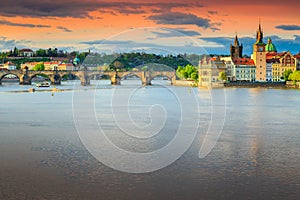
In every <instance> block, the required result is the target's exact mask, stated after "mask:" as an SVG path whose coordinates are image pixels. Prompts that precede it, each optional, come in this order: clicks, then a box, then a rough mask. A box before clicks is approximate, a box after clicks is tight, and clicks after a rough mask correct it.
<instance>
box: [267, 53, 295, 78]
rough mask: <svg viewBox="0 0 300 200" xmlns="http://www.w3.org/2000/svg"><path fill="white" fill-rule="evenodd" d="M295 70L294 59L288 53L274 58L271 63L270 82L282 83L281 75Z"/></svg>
mask: <svg viewBox="0 0 300 200" xmlns="http://www.w3.org/2000/svg"><path fill="white" fill-rule="evenodd" d="M296 69H297V60H296V58H295V57H294V56H293V55H292V54H291V53H290V52H289V51H288V52H283V53H280V54H277V55H275V56H274V62H273V63H272V75H273V76H272V81H273V82H278V81H283V80H284V78H283V74H284V71H286V70H292V71H295V70H296Z"/></svg>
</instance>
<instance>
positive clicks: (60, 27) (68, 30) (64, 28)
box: [56, 26, 72, 32]
mask: <svg viewBox="0 0 300 200" xmlns="http://www.w3.org/2000/svg"><path fill="white" fill-rule="evenodd" d="M56 28H57V29H59V30H63V31H64V32H72V30H70V29H68V28H66V27H63V26H57V27H56Z"/></svg>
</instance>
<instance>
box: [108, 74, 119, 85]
mask: <svg viewBox="0 0 300 200" xmlns="http://www.w3.org/2000/svg"><path fill="white" fill-rule="evenodd" d="M110 80H111V84H112V85H121V77H119V76H118V73H117V72H115V73H114V74H113V75H112V76H111V78H110Z"/></svg>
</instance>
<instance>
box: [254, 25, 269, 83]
mask: <svg viewBox="0 0 300 200" xmlns="http://www.w3.org/2000/svg"><path fill="white" fill-rule="evenodd" d="M253 61H254V63H255V66H256V80H257V81H261V82H263V81H266V76H267V63H266V44H265V43H264V42H263V31H262V28H261V25H260V22H259V26H258V30H257V32H256V42H255V43H254V45H253Z"/></svg>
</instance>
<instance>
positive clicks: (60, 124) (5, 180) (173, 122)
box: [0, 80, 300, 200]
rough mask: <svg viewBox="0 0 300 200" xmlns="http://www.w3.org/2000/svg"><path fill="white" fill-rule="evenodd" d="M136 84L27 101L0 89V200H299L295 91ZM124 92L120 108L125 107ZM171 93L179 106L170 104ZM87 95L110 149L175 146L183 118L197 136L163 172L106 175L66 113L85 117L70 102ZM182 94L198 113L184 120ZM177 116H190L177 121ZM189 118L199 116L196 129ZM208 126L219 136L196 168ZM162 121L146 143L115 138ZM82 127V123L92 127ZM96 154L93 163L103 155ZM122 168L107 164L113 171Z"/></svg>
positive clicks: (298, 99)
mask: <svg viewBox="0 0 300 200" xmlns="http://www.w3.org/2000/svg"><path fill="white" fill-rule="evenodd" d="M140 84H141V83H140V82H139V81H136V80H128V81H123V82H122V85H121V86H110V85H109V81H105V80H103V81H99V82H98V81H93V82H92V85H91V86H88V87H83V86H82V87H81V86H80V85H79V84H78V82H72V81H68V82H64V83H63V84H62V85H61V86H57V88H58V89H59V90H61V92H52V91H51V89H52V88H47V89H41V88H39V89H37V91H36V92H33V93H30V92H27V91H28V89H29V88H31V87H33V86H20V85H18V84H16V83H3V84H2V85H1V86H0V100H1V107H0V108H1V109H0V127H1V128H0V162H1V164H0V199H145V200H147V199H299V198H300V153H299V150H300V125H299V124H300V123H299V119H300V91H299V90H293V89H289V90H284V89H264V88H255V89H249V88H248V89H243V88H238V89H237V88H226V89H213V90H211V91H209V90H207V89H205V88H201V89H198V88H187V87H173V86H168V82H166V81H159V80H157V82H155V81H154V83H153V85H152V86H147V87H139V85H140ZM44 90H46V91H44ZM128 91H131V96H130V98H129V99H128V98H127V97H125V96H126V95H127V92H128ZM174 91H175V92H174ZM177 92H178V94H179V93H180V94H183V96H186V99H185V100H182V99H180V98H179V97H178V95H176V94H177ZM89 93H91V94H93V95H92V98H93V101H92V102H93V104H94V105H93V110H94V112H95V113H94V117H95V118H96V119H97V121H98V123H99V124H98V125H99V127H101V128H102V129H103V131H104V132H106V133H107V137H108V138H109V139H110V140H111V141H112V143H114V144H115V145H116V146H118V147H119V148H120V149H125V150H127V151H131V152H137V153H145V152H151V151H154V150H155V149H161V148H163V147H164V146H166V145H167V144H170V141H172V139H174V138H175V137H176V133H177V132H176V130H177V129H178V128H179V127H180V126H179V124H180V122H181V121H182V120H184V119H183V118H187V119H186V121H185V123H186V122H190V124H192V125H193V124H194V121H197V120H198V122H199V124H198V127H197V128H198V129H197V132H196V133H197V134H196V135H195V138H194V139H193V142H192V144H191V145H190V146H189V148H188V149H187V151H185V152H184V153H183V155H181V156H180V157H179V158H178V159H176V160H175V161H174V162H172V163H171V164H170V165H168V166H166V167H163V168H161V169H158V170H156V171H152V172H147V173H128V172H123V171H122V170H121V171H120V168H119V170H116V169H114V168H111V167H109V166H107V164H106V165H105V164H103V162H100V161H99V160H98V159H96V158H95V157H94V156H93V155H92V154H91V153H90V152H89V151H88V148H87V145H86V143H85V142H84V141H83V137H84V136H83V135H82V134H85V133H84V131H82V130H83V129H80V123H79V121H80V120H81V119H78V116H81V117H82V116H83V117H84V116H85V115H84V113H74V110H77V111H78V112H79V111H80V109H82V110H85V109H86V108H85V106H86V104H85V103H84V102H87V104H88V103H90V99H89V98H87V99H83V100H84V101H82V102H81V100H80V101H78V102H77V100H76V99H74V97H80V96H82V95H85V94H89ZM191 94H195V96H196V97H197V102H198V103H199V110H198V109H196V108H195V109H194V111H190V110H189V109H191V108H189V106H188V105H191V104H192V103H191V104H190V103H189V100H188V99H189V98H194V97H195V96H193V95H191ZM87 97H89V96H87ZM123 99H124V101H123ZM218 100H219V102H218ZM191 101H192V100H191ZM214 101H215V102H216V103H215V104H214V106H212V104H213V103H212V102H214ZM74 102H75V103H76V102H77V103H78V104H76V105H74ZM122 102H125V103H124V105H127V106H128V109H129V110H130V112H131V114H130V117H131V118H130V119H131V121H134V123H133V124H128V121H127V120H128V116H127V115H125V114H124V113H123V112H125V111H128V109H127V108H126V109H122V108H121V107H118V105H119V104H120V103H122ZM153 105H155V106H156V107H155V106H154V107H151V106H153ZM157 105H158V106H157ZM114 106H116V107H114ZM78 107H80V108H78ZM112 107H113V108H112ZM218 107H220V108H219V109H218ZM221 107H222V108H221ZM145 108H146V109H145ZM148 108H157V109H152V110H151V109H150V111H149V109H148ZM181 108H183V109H187V110H188V112H190V113H191V115H183V113H184V110H181ZM87 109H88V108H87ZM212 111H213V112H214V114H212ZM223 111H224V112H223ZM113 112H116V113H115V115H112V113H113ZM149 112H150V113H149ZM194 112H199V114H200V115H199V118H198V119H196V118H197V116H198V115H193V113H194ZM195 116H196V117H195ZM212 116H215V117H216V118H217V117H218V116H221V118H220V119H224V120H225V121H224V120H219V121H217V122H214V123H212V124H211V126H213V127H221V129H220V130H221V132H220V136H219V138H218V137H217V138H215V139H217V140H216V144H215V145H214V146H213V148H212V150H211V151H210V152H209V154H208V155H206V156H204V158H199V156H198V154H199V149H200V148H201V144H203V142H204V141H205V134H207V133H209V130H211V131H212V133H211V134H214V136H217V135H218V134H216V133H214V131H218V130H217V129H218V128H217V129H216V130H214V129H213V127H209V125H210V122H211V121H212ZM165 118H166V119H167V120H165V123H164V124H163V127H164V128H163V130H162V131H157V130H155V134H156V135H155V136H153V137H152V136H151V133H148V132H144V131H136V133H135V135H134V136H135V137H130V136H128V135H127V136H126V135H125V136H124V134H123V135H122V134H120V127H121V128H123V129H127V128H128V130H123V133H127V132H130V131H132V130H133V129H130V127H136V130H146V129H147V125H149V123H150V124H151V122H153V123H157V124H160V122H161V121H163V120H164V119H165ZM89 119H90V118H89ZM89 119H88V120H87V121H85V123H88V122H90V121H92V120H89ZM116 121H117V123H116ZM123 122H124V123H123ZM223 122H224V124H223ZM126 124H128V127H126ZM154 125H155V124H154ZM83 127H84V126H83ZM81 128H82V127H81ZM189 128H191V129H192V126H191V127H189ZM87 129H88V128H87ZM153 129H155V128H153ZM121 132H122V131H121ZM139 133H140V135H139ZM149 134H150V135H149ZM138 137H141V138H139V139H137V138H138ZM145 138H147V139H148V140H146V139H145ZM101 147H102V146H101V145H100V151H101ZM174 149H175V150H174V151H176V148H174ZM106 150H107V149H103V152H102V153H103V154H105V153H110V152H109V151H107V152H106ZM171 156H173V155H171V154H170V157H171ZM125 159H126V158H124V157H119V159H117V160H118V161H119V164H120V163H121V164H122V163H125V162H126V160H125ZM118 167H120V166H118ZM146 167H147V166H146ZM121 169H122V166H121ZM136 169H137V168H136ZM133 170H135V168H133Z"/></svg>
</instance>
